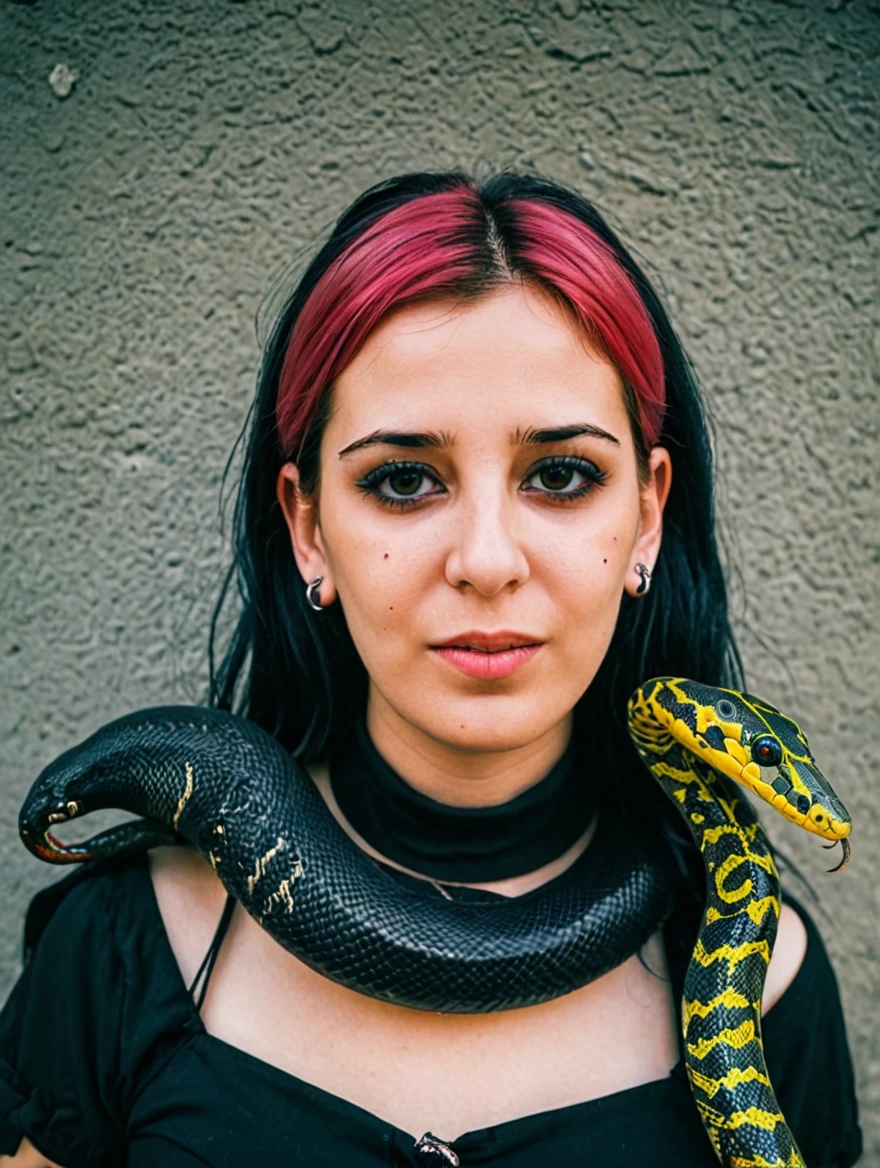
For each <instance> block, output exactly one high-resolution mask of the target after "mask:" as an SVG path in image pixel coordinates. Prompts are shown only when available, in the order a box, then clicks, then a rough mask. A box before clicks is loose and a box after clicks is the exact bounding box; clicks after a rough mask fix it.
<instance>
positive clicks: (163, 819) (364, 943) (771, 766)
mask: <svg viewBox="0 0 880 1168" xmlns="http://www.w3.org/2000/svg"><path fill="white" fill-rule="evenodd" d="M628 725H629V729H630V733H631V735H632V737H633V741H634V743H635V746H636V749H637V750H638V752H639V754H640V755H641V757H642V760H643V761H644V763H645V765H646V766H647V767H648V769H649V771H650V772H651V774H652V775H653V777H654V779H655V780H656V781H657V782H658V783H659V784H660V786H661V787H662V788H663V789H664V790H665V791H666V793H667V794H668V795H669V796H670V798H672V800H673V802H674V803H675V805H676V806H677V807H678V809H679V811H680V812H681V813H682V814H683V815H684V817H685V821H686V822H687V824H688V827H689V828H690V830H691V832H692V834H693V836H694V840H695V842H696V844H697V846H698V847H699V848H700V851H701V853H702V855H703V859H704V862H705V865H706V873H707V885H708V896H707V906H706V912H705V914H704V919H703V923H702V926H701V929H700V933H699V937H698V941H697V945H696V948H695V950H694V954H693V957H692V960H691V963H690V966H689V969H688V973H687V977H686V981H685V989H684V1001H683V1005H682V1020H683V1026H684V1035H685V1048H686V1055H685V1057H686V1063H687V1067H688V1073H689V1076H690V1081H691V1086H692V1090H693V1093H694V1098H695V1101H696V1104H697V1107H698V1110H699V1113H700V1116H701V1119H702V1121H703V1124H704V1126H705V1127H706V1130H707V1132H708V1134H709V1138H710V1140H711V1141H712V1145H713V1147H714V1148H715V1151H716V1153H717V1154H718V1157H719V1159H720V1160H721V1162H722V1163H723V1164H724V1165H729V1166H730V1168H803V1160H802V1159H801V1157H800V1155H799V1153H798V1151H797V1148H796V1146H795V1143H794V1140H793V1138H792V1136H791V1133H790V1131H789V1130H788V1128H787V1126H786V1124H785V1121H784V1118H783V1117H782V1115H781V1113H780V1112H779V1107H778V1104H777V1103H776V1100H775V1096H774V1095H773V1090H772V1086H771V1084H770V1081H769V1078H768V1076H767V1071H766V1066H765V1065H764V1060H763V1053H762V1049H761V1041H760V1003H761V994H762V990H763V984H764V978H765V975H766V971H767V965H768V963H769V960H770V955H771V952H772V947H773V942H774V939H775V934H776V926H777V923H778V917H779V878H778V875H777V873H776V868H775V865H774V863H773V859H772V855H771V853H770V849H769V846H768V844H767V841H766V839H765V838H764V836H763V833H762V831H761V828H760V825H759V824H758V821H757V817H756V816H755V813H754V811H753V810H752V808H751V806H750V804H749V803H748V800H746V799H744V798H742V797H741V794H740V792H739V790H738V788H737V787H736V785H735V783H740V784H743V785H745V786H747V787H748V788H749V789H750V790H752V791H753V792H754V793H756V794H757V795H759V796H760V797H761V798H763V799H765V800H766V801H768V802H770V803H771V804H772V805H774V806H775V807H776V809H777V810H779V811H780V812H781V813H782V814H784V815H786V816H787V817H788V818H790V819H792V820H794V821H795V822H797V823H799V824H800V825H801V826H803V827H805V828H807V829H808V830H810V831H813V832H815V833H817V834H819V835H822V836H824V837H825V838H827V839H829V840H832V841H833V840H843V841H844V863H845V862H846V859H847V858H848V854H849V850H848V842H847V841H846V838H845V837H846V836H847V835H848V833H849V830H850V820H849V817H848V815H847V814H846V811H845V809H844V808H843V807H842V805H841V804H840V802H839V800H838V799H837V797H836V796H835V795H834V792H833V791H832V790H831V788H830V787H829V786H828V784H827V782H826V781H825V779H824V778H823V777H822V776H821V774H820V773H819V772H818V771H817V770H816V768H815V764H814V763H813V760H812V757H811V756H810V754H809V748H808V747H807V744H806V741H805V740H804V738H803V735H802V734H801V732H800V730H799V729H798V727H797V726H796V725H795V723H793V722H791V721H790V720H789V719H787V718H785V717H784V716H783V715H782V714H780V713H779V711H777V710H776V709H775V708H774V707H772V706H769V705H768V704H767V703H762V702H760V701H759V700H758V699H755V698H751V697H750V696H749V695H742V694H737V693H735V692H734V691H731V690H722V689H718V688H713V687H709V686H704V685H699V684H697V683H695V682H691V681H687V680H685V679H681V678H655V679H653V680H652V681H650V682H646V683H645V684H644V685H643V686H642V687H640V688H639V690H637V691H636V693H635V694H634V695H633V697H632V699H631V700H630V703H629V707H628ZM734 780H735V782H734ZM106 807H114V808H119V809H122V810H126V811H130V812H132V813H134V814H136V815H138V816H140V817H141V818H140V819H138V820H136V821H134V822H131V823H127V824H122V825H120V826H119V827H115V828H112V829H110V830H109V831H106V832H104V833H103V834H101V835H99V836H95V837H93V838H92V839H90V840H88V841H86V842H85V843H83V844H71V845H65V844H63V843H61V842H60V841H59V840H58V839H56V838H55V836H54V835H53V828H54V827H56V826H57V824H59V823H64V822H66V821H68V820H71V819H75V818H77V817H79V816H81V815H84V814H87V813H88V812H90V811H94V810H97V809H100V808H106ZM19 832H20V834H21V838H22V840H23V841H24V843H25V844H26V846H27V847H28V848H29V849H30V850H31V851H32V852H33V853H34V854H35V855H37V856H39V857H40V858H42V859H44V860H48V861H50V862H53V863H77V862H83V861H94V860H98V859H101V858H104V857H109V856H114V855H122V854H125V853H127V852H130V851H133V850H137V849H142V848H144V847H151V846H155V845H157V844H160V843H167V842H180V841H181V840H186V841H188V842H189V843H191V844H192V845H193V846H195V847H196V848H197V849H198V850H199V851H200V852H201V853H202V855H204V856H205V857H206V858H207V859H208V860H209V861H210V863H211V864H212V865H213V867H214V869H215V870H216V872H217V875H218V876H219V878H220V880H221V881H222V883H223V884H224V886H225V887H226V889H227V891H228V892H230V893H231V894H232V895H233V896H234V897H236V899H237V900H239V901H240V902H241V903H242V905H243V906H244V908H245V909H246V910H247V911H248V912H249V913H250V914H251V915H252V916H253V917H254V918H255V919H256V920H257V921H258V922H259V923H260V924H261V925H262V926H263V927H264V928H265V929H266V930H267V931H268V932H269V933H270V934H271V935H272V936H273V937H274V938H275V940H276V941H278V942H279V944H281V945H282V946H283V947H284V948H285V949H287V950H289V951H290V952H292V953H294V954H295V955H296V956H297V957H298V958H299V959H300V960H302V961H303V962H305V963H306V964H307V965H309V966H310V967H311V968H313V969H316V970H317V971H318V972H320V973H322V974H324V975H325V976H327V977H329V978H331V979H332V980H334V981H337V982H340V983H341V984H343V985H346V986H348V987H349V988H351V989H354V990H357V991H358V992H361V993H364V994H367V995H369V996H371V997H375V998H380V999H382V1000H384V1001H388V1002H394V1003H396V1004H399V1005H405V1006H410V1007H414V1008H418V1009H425V1010H436V1011H441V1012H446V1013H483V1012H488V1011H496V1010H506V1009H513V1008H516V1007H521V1006H528V1005H533V1004H537V1003H539V1002H543V1001H548V1000H550V999H552V998H555V997H559V996H561V995H562V994H566V993H570V992H571V991H572V990H574V989H576V988H578V987H580V986H583V985H586V984H587V983H589V982H591V981H593V980H595V979H596V978H598V977H600V976H602V974H604V973H606V972H608V971H609V970H611V969H613V968H615V967H616V966H618V965H619V964H620V963H621V962H622V961H624V960H626V959H627V958H628V957H629V956H631V955H632V954H633V953H635V952H637V951H638V950H639V948H640V947H641V946H642V945H643V944H644V943H645V942H646V941H647V940H648V938H649V937H650V936H651V935H652V934H653V933H654V932H655V931H656V930H657V929H658V928H659V927H660V925H661V924H663V923H664V921H665V920H666V919H667V918H668V916H669V914H670V913H671V911H672V909H673V907H674V906H673V903H672V899H673V897H672V892H671V889H672V887H673V880H672V879H671V878H670V874H671V860H670V857H669V856H668V855H667V854H666V853H665V852H664V851H663V849H662V847H661V846H660V841H659V840H658V839H646V840H640V841H639V843H638V846H630V847H620V846H619V839H618V840H616V839H615V837H614V833H613V832H612V831H607V830H605V831H603V830H600V831H598V832H597V833H596V836H595V838H594V840H593V841H592V842H591V844H590V847H589V848H588V849H587V851H586V852H585V853H584V857H586V856H589V857H590V859H591V862H590V863H589V864H586V863H583V862H582V861H576V862H575V864H574V865H573V866H572V868H571V869H570V875H568V874H567V878H566V879H564V880H554V881H552V882H550V884H548V885H547V887H546V888H545V889H538V890H537V891H536V892H535V893H533V894H531V895H530V896H529V897H528V898H527V899H526V900H525V901H522V902H520V901H518V900H517V899H516V898H513V899H508V900H504V901H500V902H498V901H493V902H492V903H489V904H474V903H463V902H460V901H444V900H442V899H434V898H426V897H422V896H420V895H418V894H416V893H414V892H412V891H410V890H409V889H408V888H404V887H402V886H401V885H400V884H399V883H397V882H396V881H394V880H393V879H392V878H391V877H390V876H389V875H388V874H387V873H386V872H384V871H383V870H382V869H381V868H380V867H379V866H377V865H376V864H375V863H374V862H373V861H372V860H370V859H369V858H368V857H367V856H366V855H365V854H364V853H363V852H362V851H361V850H360V849H359V848H358V847H357V846H356V845H355V844H354V843H353V842H352V841H351V840H350V839H349V837H348V836H347V835H346V834H345V833H344V831H343V830H342V828H341V827H340V826H339V825H338V824H337V822H336V820H335V819H334V818H333V816H332V815H331V813H330V811H329V810H328V808H327V806H326V804H325V803H324V800H323V798H322V797H321V795H320V794H319V792H318V790H317V788H316V787H315V785H314V783H313V782H312V780H311V778H310V777H309V775H308V773H307V772H306V771H305V770H304V768H303V767H301V766H299V765H298V764H297V763H296V762H295V761H294V760H293V759H292V758H291V757H290V755H289V754H288V753H287V752H286V751H285V750H283V749H282V747H281V746H280V745H279V744H278V743H277V742H276V741H275V740H274V739H273V738H272V737H271V736H269V735H268V734H266V733H265V732H264V731H262V730H260V729H259V728H258V727H257V726H255V725H254V724H253V723H251V722H249V721H247V720H246V719H244V718H240V717H237V716H236V715H233V714H229V713H225V712H221V711H218V710H211V709H204V708H201V707H164V708H159V709H153V710H144V711H140V712H139V713H136V714H132V715H129V716H127V717H125V718H120V719H119V720H117V721H116V722H112V723H110V724H109V725H108V726H105V727H103V728H102V729H101V730H99V731H97V733H95V734H94V735H92V736H91V738H89V739H87V740H86V741H85V742H84V743H82V744H81V745H80V746H77V747H74V748H73V749H72V750H69V751H67V752H66V753H65V754H63V755H61V756H60V758H58V759H57V760H56V761H55V762H53V763H51V764H50V765H49V766H48V767H47V768H46V769H45V770H44V771H43V773H42V774H41V775H40V776H39V778H38V779H37V780H36V782H35V783H34V785H33V787H32V788H31V791H30V792H29V794H28V796H27V798H26V800H25V803H24V805H23V806H22V809H21V812H20V815H19ZM630 842H632V841H630ZM582 860H583V857H582ZM841 866H843V865H841Z"/></svg>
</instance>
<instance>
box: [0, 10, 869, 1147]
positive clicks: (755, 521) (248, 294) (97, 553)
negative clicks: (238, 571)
mask: <svg viewBox="0 0 880 1168" xmlns="http://www.w3.org/2000/svg"><path fill="white" fill-rule="evenodd" d="M0 45H2V49H0V52H2V67H0V74H2V76H0V102H2V105H0V108H2V110H3V116H2V119H0V150H2V155H0V156H2V160H3V163H2V171H3V174H2V196H3V197H2V211H0V216H2V219H0V230H2V247H0V256H2V278H0V329H2V347H0V369H2V371H3V385H2V400H0V421H2V427H0V441H2V482H0V491H2V497H0V508H2V510H0V515H2V520H3V525H2V533H3V543H2V557H3V558H2V583H0V596H2V613H3V619H2V644H0V654H2V657H0V659H2V662H3V670H4V672H3V683H4V689H3V699H2V702H0V741H2V760H0V761H2V767H3V773H2V787H0V833H2V836H0V838H2V843H3V857H4V863H3V870H2V876H0V890H2V902H0V903H2V906H3V907H2V921H3V925H4V928H3V930H2V934H0V981H2V988H3V989H5V988H6V987H7V986H8V985H9V983H10V980H11V979H12V977H13V976H14V974H15V971H16V968H17V944H18V934H19V926H20V921H21V915H22V910H23V907H24V904H25V902H26V900H27V898H28V896H29V895H30V894H31V893H32V892H33V891H34V890H35V889H36V888H37V887H38V885H40V884H41V883H44V882H46V881H47V880H49V879H51V878H54V877H55V876H56V875H57V873H56V872H54V871H52V870H49V869H47V868H45V867H43V866H41V865H40V864H38V863H37V862H36V861H32V860H31V859H30V858H29V857H28V856H27V855H26V853H25V852H24V850H23V849H22V848H21V846H20V845H19V844H18V843H17V840H16V833H15V817H16V812H17V808H18V805H19V803H20V801H21V799H22V797H23V795H24V793H25V791H26V789H27V787H28V785H29V784H30V782H31V781H32V780H33V778H34V777H35V775H36V773H37V772H38V770H39V769H40V767H41V766H42V765H43V764H44V763H45V762H46V761H47V760H49V759H50V758H52V757H53V756H54V755H55V754H56V753H58V752H59V751H61V750H62V749H63V748H65V747H67V746H68V745H70V744H71V743H72V742H74V741H77V740H79V739H80V738H81V737H82V736H83V735H84V734H85V733H86V732H87V731H90V730H91V729H93V728H95V727H96V726H98V725H99V724H100V723H102V722H104V721H105V720H107V719H109V718H111V717H113V716H116V715H118V714H121V713H123V712H126V711H128V710H130V709H132V708H134V707H137V706H140V705H146V704H151V703H158V702H165V701H177V700H182V701H187V700H194V701H197V700H199V699H200V696H201V694H202V692H203V686H204V683H205V677H206V668H205V638H206V628H207V621H208V615H209V611H210V607H211V603H212V599H213V597H214V595H215V592H216V589H217V585H218V581H219V578H220V573H221V569H222V566H223V563H224V555H225V553H224V546H223V541H222V538H221V535H220V532H219V525H218V517H217V498H218V488H219V481H220V475H221V471H222V467H223V464H224V460H225V457H226V454H227V452H228V451H229V449H230V447H231V445H232V442H233V440H234V438H235V436H236V434H237V432H238V429H239V427H240V424H241V422H242V420H243V416H244V413H245V410H246V407H247V403H248V399H249V395H250V393H251V388H252V384H253V376H254V372H255V369H256V364H257V358H258V345H257V342H256V340H255V336H254V329H253V318H254V315H255V312H256V310H257V308H258V306H259V305H260V303H261V301H262V300H263V298H264V295H265V293H266V291H267V289H268V288H269V287H270V284H271V283H272V281H273V279H274V278H276V277H277V276H278V275H279V274H280V273H281V272H282V271H283V270H284V269H285V268H288V267H289V266H290V264H291V263H292V262H294V261H296V260H297V259H298V258H299V257H301V256H302V255H303V254H304V253H305V251H307V250H308V248H310V247H311V246H312V244H313V241H314V240H315V239H316V237H317V236H318V234H319V233H320V232H321V231H322V230H323V229H324V228H325V227H326V226H327V225H328V224H329V223H330V221H331V218H332V217H333V216H334V215H335V214H336V213H338V212H339V211H340V210H341V209H342V208H343V206H344V205H345V204H346V203H347V202H348V201H349V200H350V199H351V198H352V197H353V196H354V195H355V194H356V193H357V192H358V191H359V190H361V189H362V188H364V187H365V186H367V185H368V184H370V183H372V182H374V181H375V180H377V179H379V178H381V177H383V176H386V175H388V174H392V173H396V172H400V171H403V170H408V169H413V168H437V167H444V166H448V165H453V164H463V165H465V166H473V165H477V164H488V165H494V166H498V165H502V164H508V165H518V166H525V167H533V168H538V169H539V170H540V171H541V172H543V173H545V174H547V175H549V176H551V177H557V178H559V179H561V180H563V181H566V182H569V183H572V184H574V185H576V186H577V187H579V188H580V189H581V190H582V191H584V192H585V193H586V194H588V195H590V196H592V197H594V198H595V199H597V200H598V202H599V204H600V205H601V206H602V207H603V208H604V209H605V210H606V211H607V212H609V214H610V216H611V219H612V221H613V222H614V223H615V224H617V225H618V226H619V227H620V228H621V229H622V231H623V233H624V235H625V236H626V237H627V238H628V239H629V240H630V241H632V243H633V244H634V246H635V247H636V249H637V251H638V252H639V253H640V254H641V255H642V256H643V257H644V258H645V260H646V262H647V263H648V265H649V266H650V268H651V269H652V270H653V271H654V272H656V273H659V277H660V279H661V282H662V285H663V287H664V289H665V294H666V297H667V300H668V302H669V305H670V307H671V310H672V313H673V317H674V319H675V320H676V321H677V323H678V326H679V328H680V330H681V332H682V334H683V336H684V338H685V341H686V343H687V345H688V347H689V349H690V352H691V353H692V355H693V359H694V362H695V364H696V367H697V370H698V371H699V373H700V375H701V377H702V380H703V382H704V384H705V386H706V388H707V392H708V395H709V398H710V401H711V406H712V410H713V412H714V415H715V417H716V419H717V424H718V453H719V462H720V474H721V496H722V498H721V506H722V513H723V517H724V520H725V521H726V526H727V529H728V531H729V532H730V536H731V544H732V548H733V558H734V561H735V563H736V564H737V565H738V566H739V567H740V568H741V573H742V580H743V582H744V583H743V588H742V589H740V590H738V593H737V595H738V601H737V614H738V625H739V629H740V632H741V635H742V643H743V648H744V650H745V655H746V660H747V665H748V667H749V674H750V681H751V684H752V688H753V689H755V690H756V691H757V692H759V693H762V694H764V695H766V696H767V697H769V698H771V699H772V700H775V701H778V703H779V704H780V705H782V706H783V708H785V709H790V710H791V711H792V712H795V713H796V714H797V715H798V716H799V717H800V718H801V720H802V722H803V724H804V725H805V727H806V728H807V729H808V732H809V734H810V737H811V742H812V744H813V746H814V749H815V753H816V756H817V757H818V758H819V760H820V761H822V762H823V763H824V765H825V767H826V769H827V771H828V773H829V774H830V775H831V776H832V778H833V781H834V782H835V784H836V785H837V788H838V790H839V792H840V794H841V795H842V797H843V798H844V800H845V801H846V803H847V804H848V805H849V807H850V809H851V811H852V812H853V815H854V818H855V821H856V829H855V834H854V863H853V866H852V868H851V870H850V871H849V872H847V873H846V874H844V875H843V876H840V877H835V878H830V877H829V878H825V877H824V876H823V874H822V869H823V867H824V866H825V861H826V860H827V853H824V852H821V851H817V848H816V846H815V843H814V842H813V841H811V840H810V839H808V838H807V837H806V836H804V835H802V833H799V832H797V831H796V830H795V829H793V828H792V829H788V828H786V827H785V825H780V830H777V831H775V837H776V839H777V840H782V841H783V843H784V846H785V847H786V848H788V849H789V850H790V851H791V853H792V854H794V855H795V856H796V857H797V859H798V861H799V863H800V864H801V865H802V866H803V868H804V870H805V871H806V872H807V873H808V874H809V876H810V878H811V880H812V881H813V883H814V884H815V886H816V887H817V888H818V889H819V890H820V895H821V906H822V907H821V908H819V909H816V910H815V911H816V913H817V917H818V920H819V923H820V925H821V927H822V929H823V932H824V935H825V937H826V939H827V942H828V946H829V948H830V950H831V952H832V954H833V958H834V961H835V964H836V967H837V970H838V972H839V977H840V981H841V984H842V990H843V996H844V1002H845V1006H846V1010H847V1016H848V1019H849V1032H850V1038H851V1041H852V1045H853V1050H854V1055H855V1059H856V1063H857V1068H858V1075H859V1084H860V1092H861V1102H862V1108H863V1113H864V1118H865V1126H866V1129H867V1132H868V1146H869V1148H870V1149H871V1151H869V1152H868V1154H867V1155H866V1157H865V1160H864V1162H865V1163H867V1164H873V1165H878V1164H880V1128H878V1113H880V1035H878V1023H877V1013H878V1009H877V1007H878V988H880V987H878V974H880V939H878V915H880V914H878V903H877V899H878V891H877V890H878V886H880V880H878V876H880V870H878V869H880V865H878V843H880V838H878V837H880V830H878V811H877V807H878V796H880V780H878V770H880V768H878V763H880V758H878V734H877V723H878V708H877V696H876V695H877V693H878V688H880V686H878V682H880V678H878V664H877V663H878V659H880V653H878V649H880V644H878V638H877V633H876V617H877V590H876V579H877V564H878V550H877V549H878V541H877V535H878V509H877V501H876V500H877V494H876V492H877V443H876V436H877V421H878V412H877V367H878V356H880V354H878V348H877V347H876V341H875V339H874V338H875V336H876V332H875V323H876V322H875V321H873V320H872V311H873V306H872V303H871V294H872V292H873V291H874V272H875V270H876V250H877V235H876V229H877V186H876V177H877V171H876V153H874V148H875V146H876V141H877V138H876V131H877V112H878V111H877V106H876V104H875V95H876V93H877V82H878V78H877V60H878V55H880V10H878V7H877V5H876V4H871V3H868V2H863V0H852V2H850V3H847V2H846V0H832V2H830V3H822V2H820V0H790V2H787V3H784V2H779V0H732V2H725V3H723V4H719V3H717V0H681V2H675V3H672V2H671V0H670V2H668V3H662V2H660V0H648V2H640V0H605V2H599V0H596V2H593V3H588V2H579V0H556V2H555V3H554V2H551V0H481V2H480V3H478V4H477V5H476V6H475V7H474V6H472V5H471V4H469V3H466V2H465V0H444V2H441V0H434V2H431V0H417V2H416V3H413V4H400V3H396V2H392V0H375V2H374V3H372V4H370V5H367V4H363V3H359V2H358V0H311V2H309V0H305V2H302V3H296V2H294V0H273V2H270V0H265V2H264V0H255V2H251V3H241V2H239V3H234V2H232V0H143V2H141V3H138V2H137V0H129V2H128V3H126V2H123V0H102V2H101V3H100V4H83V3H76V0H37V2H36V3H33V4H12V3H9V2H7V0H3V2H2V7H0ZM58 64H64V65H66V66H67V67H68V68H69V69H71V70H73V71H75V72H76V73H77V75H78V76H77V78H76V80H75V83H74V86H73V88H72V90H71V91H70V93H69V94H68V96H67V97H61V96H56V93H55V92H54V91H53V88H52V87H50V84H49V81H48V78H49V74H50V72H51V71H52V70H53V68H54V67H55V66H56V65H58ZM63 81H64V79H63V77H62V78H61V79H60V81H59V80H58V79H57V78H56V85H57V86H58V88H59V89H61V90H62V91H63V89H64V84H63ZM775 826H776V825H774V827H775ZM817 1021H818V1018H817ZM872 1156H873V1158H872Z"/></svg>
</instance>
